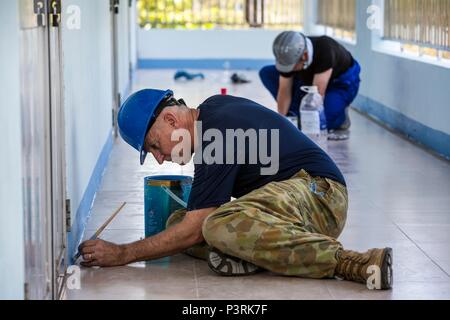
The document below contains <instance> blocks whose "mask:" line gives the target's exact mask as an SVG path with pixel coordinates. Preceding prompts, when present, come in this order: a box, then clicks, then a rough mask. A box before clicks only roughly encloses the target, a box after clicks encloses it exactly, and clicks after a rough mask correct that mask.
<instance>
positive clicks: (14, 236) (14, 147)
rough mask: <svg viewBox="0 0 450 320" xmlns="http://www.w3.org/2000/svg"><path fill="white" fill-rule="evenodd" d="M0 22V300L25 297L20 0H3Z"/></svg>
mask: <svg viewBox="0 0 450 320" xmlns="http://www.w3.org/2000/svg"><path fill="white" fill-rule="evenodd" d="M0 21H1V26H2V27H1V28H0V39H1V42H2V48H1V50H0V70H1V72H0V96H1V97H2V102H1V105H0V131H1V132H2V139H1V140H0V150H1V151H0V152H1V156H0V299H23V294H24V234H23V229H24V225H23V223H24V222H23V208H22V170H21V163H22V159H21V145H22V142H21V122H20V79H19V76H20V66H19V54H18V53H19V22H18V2H17V1H2V9H1V10H0Z"/></svg>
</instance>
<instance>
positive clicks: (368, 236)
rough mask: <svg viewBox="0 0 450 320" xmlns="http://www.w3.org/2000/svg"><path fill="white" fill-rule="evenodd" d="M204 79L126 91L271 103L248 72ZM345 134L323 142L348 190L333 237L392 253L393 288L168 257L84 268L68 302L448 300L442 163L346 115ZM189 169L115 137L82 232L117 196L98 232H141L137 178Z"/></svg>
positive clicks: (449, 239) (135, 235)
mask: <svg viewBox="0 0 450 320" xmlns="http://www.w3.org/2000/svg"><path fill="white" fill-rule="evenodd" d="M205 73H206V76H207V80H206V81H203V82H202V81H194V82H190V83H174V82H173V81H172V75H173V71H139V72H138V75H137V85H136V86H135V89H136V90H137V89H140V88H143V87H154V88H161V89H167V88H171V89H173V90H174V91H175V93H176V96H177V97H183V98H185V100H186V102H187V103H188V104H189V105H190V106H196V105H198V104H199V103H201V102H202V101H203V100H204V99H205V98H207V97H208V96H210V95H213V94H216V93H219V92H220V88H221V87H223V86H226V87H228V88H229V93H230V94H233V95H240V96H245V97H248V98H250V99H253V100H256V101H258V102H260V103H262V104H264V105H266V106H268V107H272V108H273V107H274V106H275V103H274V101H273V99H272V98H271V97H270V96H269V95H268V94H267V93H266V91H265V90H264V89H263V88H262V85H261V84H260V82H259V80H258V79H257V74H256V73H255V72H248V73H247V74H248V76H249V77H251V78H252V79H253V83H252V84H249V85H241V86H236V87H232V86H230V85H228V84H226V83H224V81H223V74H222V73H221V72H211V71H209V72H208V71H206V72H205ZM351 116H352V121H353V127H352V137H351V140H350V141H348V142H338V143H332V144H330V145H329V153H330V154H331V155H332V157H333V158H334V159H335V160H336V162H337V163H338V165H339V167H340V168H341V169H342V171H343V172H344V175H345V176H346V179H347V182H348V185H349V191H350V209H349V213H348V223H347V226H346V228H345V231H344V233H343V234H342V236H341V238H340V240H341V241H342V243H343V244H344V246H345V247H346V248H348V249H354V250H364V251H365V250H366V249H368V248H371V247H383V246H390V247H392V248H393V249H394V262H395V269H394V274H395V284H394V289H393V290H391V291H384V292H373V291H369V290H367V289H366V288H365V286H363V285H359V284H355V283H350V282H343V281H337V280H306V279H298V278H287V277H280V276H276V275H273V274H270V273H264V274H260V275H256V276H251V277H247V278H237V279H233V278H221V277H218V276H216V275H215V274H213V273H212V272H211V271H209V269H208V267H207V265H206V263H205V262H203V261H199V260H195V259H193V258H189V257H187V256H184V255H177V256H174V257H171V258H168V259H165V260H163V261H159V262H152V263H137V264H133V265H130V266H127V267H119V268H110V269H83V270H82V283H81V286H82V289H81V290H75V291H69V292H68V298H69V299H450V250H449V247H450V163H449V162H446V161H443V160H440V159H438V158H436V157H434V156H432V155H430V154H429V153H427V152H426V151H424V150H422V149H420V148H418V147H417V146H415V145H413V144H411V143H409V142H407V141H405V140H404V139H402V138H400V137H398V136H396V135H394V134H392V133H391V132H389V131H387V130H385V129H383V128H382V127H380V126H378V125H377V124H375V123H373V122H371V121H369V120H368V119H366V118H365V117H363V116H361V115H359V114H358V113H356V112H352V113H351ZM160 173H169V174H179V173H181V174H192V166H187V167H184V168H180V167H179V166H177V165H170V164H167V165H164V166H162V167H159V166H158V165H157V164H156V162H155V161H154V160H153V159H151V157H149V159H148V161H147V163H146V165H145V166H143V167H141V166H139V164H138V154H137V153H136V152H135V151H134V150H132V149H131V148H130V147H128V146H127V145H125V143H124V142H123V141H122V140H118V141H117V142H116V144H115V146H114V150H113V152H112V156H111V160H110V163H109V166H108V168H107V172H106V175H105V177H104V179H103V182H102V187H101V189H100V191H99V193H98V195H97V198H96V201H95V204H94V207H93V211H92V217H91V219H90V221H89V223H88V226H87V230H86V236H90V235H91V234H92V233H93V232H94V230H95V229H96V228H97V227H98V226H99V225H100V224H101V223H103V222H104V221H105V220H106V218H107V217H108V216H109V215H110V214H111V213H112V212H113V211H114V209H116V208H117V207H118V206H119V205H120V203H121V202H123V201H127V202H128V204H127V206H126V207H125V208H124V210H123V212H121V213H120V214H119V216H118V217H117V218H116V220H115V221H114V222H113V223H112V224H111V225H110V227H109V228H108V229H107V231H105V232H104V234H103V236H102V238H103V239H105V240H108V241H113V242H116V243H125V242H131V241H134V240H138V239H140V238H142V237H143V235H144V217H143V214H144V205H143V178H144V177H145V176H148V175H154V174H160Z"/></svg>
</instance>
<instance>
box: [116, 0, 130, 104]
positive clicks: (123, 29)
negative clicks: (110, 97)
mask: <svg viewBox="0 0 450 320" xmlns="http://www.w3.org/2000/svg"><path fill="white" fill-rule="evenodd" d="M128 4H129V2H128V0H121V1H120V9H119V16H118V28H117V29H118V51H119V52H118V54H119V70H118V71H119V88H118V89H119V92H120V94H121V96H122V102H123V101H124V99H125V96H126V94H127V90H128V84H129V80H130V62H131V60H130V44H131V43H130V41H129V38H128V33H129V26H130V15H129V12H130V11H129V10H130V9H129V7H128Z"/></svg>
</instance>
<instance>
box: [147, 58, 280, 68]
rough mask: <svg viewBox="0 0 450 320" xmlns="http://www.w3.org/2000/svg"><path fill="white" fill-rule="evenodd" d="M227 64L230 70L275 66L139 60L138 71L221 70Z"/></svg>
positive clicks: (259, 61)
mask: <svg viewBox="0 0 450 320" xmlns="http://www.w3.org/2000/svg"><path fill="white" fill-rule="evenodd" d="M226 62H229V64H230V69H234V70H246V69H247V70H259V69H261V68H262V67H264V66H267V65H270V64H275V60H272V59H139V61H138V68H139V69H182V68H190V69H223V68H224V64H225V63H226Z"/></svg>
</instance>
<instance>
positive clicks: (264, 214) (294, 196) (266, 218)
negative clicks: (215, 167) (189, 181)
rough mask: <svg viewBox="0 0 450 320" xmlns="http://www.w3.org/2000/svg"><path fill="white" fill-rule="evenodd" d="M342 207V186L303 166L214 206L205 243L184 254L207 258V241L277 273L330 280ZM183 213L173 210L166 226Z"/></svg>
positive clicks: (343, 216) (344, 193)
mask: <svg viewBox="0 0 450 320" xmlns="http://www.w3.org/2000/svg"><path fill="white" fill-rule="evenodd" d="M347 205H348V195H347V189H346V188H345V187H344V186H343V185H341V184H339V183H337V182H335V181H333V180H330V179H325V178H313V177H311V176H310V175H309V174H308V173H307V172H305V171H303V170H302V171H301V172H299V173H298V174H296V175H295V176H294V177H292V178H291V179H289V180H286V181H282V182H272V183H269V184H267V185H265V186H263V187H261V188H259V189H256V190H254V191H252V192H250V193H249V194H247V195H245V196H243V197H241V198H239V199H236V200H234V201H231V202H229V203H227V204H224V205H223V206H221V207H220V208H218V209H217V210H215V211H214V212H213V213H211V214H210V215H209V216H208V217H207V218H206V219H205V221H204V223H203V236H204V238H205V240H206V242H207V244H206V243H204V244H201V245H197V246H194V247H192V248H190V249H188V250H187V252H186V253H187V254H189V255H192V256H195V257H197V258H201V259H206V257H207V254H208V245H209V246H212V247H215V248H217V249H219V250H220V251H222V252H224V253H225V254H228V255H230V256H234V257H238V258H241V259H243V260H245V261H248V262H251V263H253V264H255V265H257V266H259V267H261V268H263V269H266V270H269V271H272V272H275V273H278V274H282V275H287V276H299V277H305V278H316V279H317V278H331V277H333V276H334V270H335V268H336V265H337V261H336V252H337V251H338V250H340V249H342V246H341V244H340V243H339V242H338V241H337V240H336V238H337V237H338V236H339V235H340V234H341V232H342V229H343V228H344V225H345V221H346V217H347ZM185 213H186V211H185V210H183V211H176V212H175V213H173V214H172V215H171V216H170V218H169V220H168V222H167V225H168V226H171V225H173V224H176V223H178V222H180V221H181V220H182V219H183V217H184V215H185Z"/></svg>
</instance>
